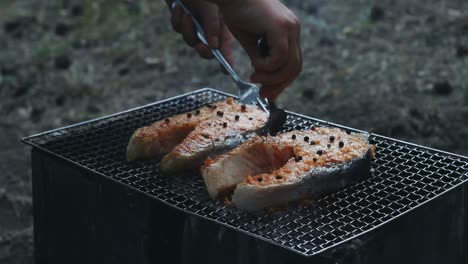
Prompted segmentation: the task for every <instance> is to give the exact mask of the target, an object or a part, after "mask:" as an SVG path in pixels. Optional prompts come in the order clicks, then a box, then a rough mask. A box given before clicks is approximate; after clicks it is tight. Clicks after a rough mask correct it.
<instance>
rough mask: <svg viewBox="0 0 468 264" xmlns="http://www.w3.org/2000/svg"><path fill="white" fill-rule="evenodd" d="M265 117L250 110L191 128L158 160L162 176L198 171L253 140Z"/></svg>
mask: <svg viewBox="0 0 468 264" xmlns="http://www.w3.org/2000/svg"><path fill="white" fill-rule="evenodd" d="M267 118H268V116H267V114H266V113H265V112H263V111H261V110H260V109H257V108H256V107H254V106H244V108H243V111H234V112H228V113H224V114H223V115H222V116H217V117H214V118H212V119H209V120H206V121H204V122H202V123H200V124H199V125H197V126H196V127H195V129H194V130H193V131H192V132H190V133H189V134H188V136H187V137H186V138H185V139H184V140H183V141H182V142H181V143H180V144H179V145H177V146H176V147H175V148H174V149H173V150H172V151H170V152H169V153H168V154H167V155H166V156H164V158H163V159H162V160H161V163H160V168H161V171H162V172H163V173H166V174H168V173H177V172H180V171H184V170H192V169H199V168H200V167H201V166H202V165H203V161H204V160H205V159H206V158H207V157H209V156H211V157H213V156H216V155H219V154H221V153H223V152H225V151H228V150H230V149H232V148H235V147H236V146H238V145H239V144H241V143H242V142H243V141H245V140H246V139H247V138H249V137H251V136H253V135H254V134H255V132H256V131H257V130H259V129H260V128H262V127H263V126H264V125H265V123H266V121H267Z"/></svg>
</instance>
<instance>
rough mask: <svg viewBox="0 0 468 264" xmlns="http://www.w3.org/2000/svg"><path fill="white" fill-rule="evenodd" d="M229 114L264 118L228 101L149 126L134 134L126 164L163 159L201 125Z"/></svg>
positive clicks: (229, 99)
mask: <svg viewBox="0 0 468 264" xmlns="http://www.w3.org/2000/svg"><path fill="white" fill-rule="evenodd" d="M227 113H228V114H234V113H238V114H239V115H242V116H245V117H247V116H249V117H255V116H257V115H259V114H263V112H262V111H261V110H259V109H257V108H256V107H254V106H245V105H241V104H239V103H237V102H235V101H234V99H232V98H228V99H226V100H225V101H221V102H218V103H215V104H212V105H207V106H204V107H201V108H199V109H197V110H195V111H192V112H189V113H183V114H179V115H175V116H172V117H170V118H166V119H164V120H160V121H157V122H155V123H153V124H151V125H150V126H147V127H142V128H139V129H137V130H136V131H135V132H134V133H133V135H132V136H131V138H130V141H129V143H128V146H127V160H128V161H134V160H137V159H144V158H154V157H161V156H162V155H165V154H167V153H169V152H170V151H171V150H172V149H173V148H174V147H175V146H177V145H178V144H179V143H181V142H182V141H184V139H185V138H186V137H187V136H188V135H189V134H190V132H192V131H193V130H194V129H195V128H196V127H197V126H198V125H199V124H200V123H202V122H204V121H206V120H211V119H219V118H220V117H223V116H224V114H227ZM213 132H215V131H211V132H210V135H211V136H212V137H213V138H214V137H215V134H213Z"/></svg>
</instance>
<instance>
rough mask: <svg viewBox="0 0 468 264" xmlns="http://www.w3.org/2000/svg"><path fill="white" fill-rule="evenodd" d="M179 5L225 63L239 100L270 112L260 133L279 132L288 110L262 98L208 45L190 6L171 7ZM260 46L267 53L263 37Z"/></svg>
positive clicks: (218, 53) (178, 2) (201, 37)
mask: <svg viewBox="0 0 468 264" xmlns="http://www.w3.org/2000/svg"><path fill="white" fill-rule="evenodd" d="M177 5H178V6H180V7H181V8H182V9H183V10H184V11H185V12H186V13H187V14H188V15H189V16H190V17H191V18H192V21H193V24H194V25H195V31H196V33H197V37H198V39H200V41H201V42H202V43H203V44H205V45H206V46H207V47H208V48H209V49H210V50H211V52H212V53H213V55H214V57H215V58H216V59H217V60H218V61H219V62H220V63H221V65H223V67H224V68H225V69H226V71H227V72H228V73H229V75H230V76H231V77H232V79H233V80H234V82H235V83H236V85H237V87H238V88H239V101H240V102H241V103H243V104H256V103H257V104H258V105H259V106H260V107H261V108H262V109H263V111H265V112H266V113H268V114H269V115H268V121H267V123H266V124H265V126H264V127H263V128H262V129H261V130H260V134H261V135H267V134H268V133H270V134H273V135H274V134H277V133H278V132H279V131H280V130H281V129H282V128H283V125H284V123H286V116H287V115H286V112H285V111H284V110H283V109H280V108H278V107H276V104H275V103H274V102H273V101H269V100H267V99H266V98H260V94H259V89H258V87H257V86H256V85H255V84H253V83H249V82H245V81H243V80H242V79H241V78H240V77H239V75H238V74H237V73H236V72H235V71H234V69H233V68H232V67H231V65H229V63H228V62H227V61H226V59H224V56H223V55H222V54H221V52H220V51H219V50H218V49H214V48H211V47H210V46H209V45H208V41H207V40H206V37H205V32H204V30H203V27H202V26H201V24H200V23H199V22H198V20H197V19H196V18H195V16H194V15H193V14H192V13H191V12H190V10H188V8H187V7H186V6H185V5H184V4H183V3H182V1H180V0H174V2H173V3H172V6H171V7H172V8H175V7H176V6H177ZM258 46H259V49H260V50H261V52H263V53H265V51H266V52H267V51H268V47H267V44H266V42H265V41H262V39H260V40H259V43H258ZM266 105H268V109H267V108H266Z"/></svg>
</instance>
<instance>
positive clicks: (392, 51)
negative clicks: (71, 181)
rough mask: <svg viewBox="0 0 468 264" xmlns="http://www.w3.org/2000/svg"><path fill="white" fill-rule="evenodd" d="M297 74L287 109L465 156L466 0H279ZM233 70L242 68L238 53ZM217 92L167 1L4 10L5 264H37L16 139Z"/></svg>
mask: <svg viewBox="0 0 468 264" xmlns="http://www.w3.org/2000/svg"><path fill="white" fill-rule="evenodd" d="M283 2H284V3H285V4H286V5H287V6H288V7H290V8H291V9H292V10H293V11H294V12H295V13H296V14H297V16H298V17H299V18H300V20H301V23H302V47H303V53H304V67H303V72H302V74H301V76H300V77H299V79H298V80H297V81H296V82H295V83H294V84H293V85H292V86H291V87H290V88H289V89H287V90H286V91H285V92H284V93H283V94H282V95H281V97H280V98H279V105H280V106H281V107H283V108H285V109H287V110H290V111H294V112H298V113H302V114H306V115H309V116H312V117H316V118H320V119H323V120H326V121H331V122H335V123H339V124H342V125H347V126H350V127H354V128H358V129H362V130H366V131H370V132H373V133H378V134H381V135H385V136H389V137H394V138H398V139H401V140H405V141H409V142H413V143H417V144H421V145H425V146H428V147H432V148H437V149H441V150H445V151H449V152H454V153H457V154H461V155H468V140H467V138H468V126H467V125H466V124H467V123H468V1H466V0H447V1H443V0H439V1H435V0H427V1H406V0H398V1H395V0H383V1H368V0H350V1H339V0H328V1H325V0H288V1H286V0H285V1H283ZM235 60H236V63H235V68H236V69H237V71H239V72H240V73H241V75H242V77H244V78H246V79H247V77H248V76H249V73H250V71H251V69H250V62H249V60H248V59H247V58H246V56H245V54H244V53H243V51H242V50H241V48H240V47H239V46H237V47H236V54H235ZM202 87H213V88H216V89H220V90H223V91H227V92H231V93H236V89H235V85H234V84H233V82H232V81H231V80H230V79H229V77H227V76H225V75H223V74H222V73H221V71H220V69H219V66H218V63H216V62H215V61H207V60H203V59H201V58H199V57H198V56H197V54H196V53H195V51H193V50H191V49H190V48H189V47H187V46H186V45H185V44H184V42H183V40H182V38H181V37H180V36H179V35H178V34H176V33H174V32H173V31H172V30H171V26H170V23H169V13H168V11H167V7H166V5H165V3H164V1H162V0H133V1H115V0H94V1H92V0H81V1H78V0H76V1H74V0H62V1H59V0H56V1H51V0H21V1H14V0H0V132H1V134H0V135H1V138H2V140H0V263H33V237H32V234H33V230H32V199H31V176H30V174H31V171H30V157H29V148H28V147H26V146H24V145H22V144H21V143H20V139H21V137H24V136H27V135H31V134H33V133H37V132H41V131H45V130H48V129H52V128H57V127H61V126H64V125H69V124H73V123H76V122H80V121H85V120H89V119H92V118H96V117H100V116H104V115H108V114H112V113H115V112H118V111H122V110H126V109H129V108H133V107H137V106H141V105H144V104H147V103H151V102H154V101H158V100H161V99H165V98H168V97H172V96H175V95H178V94H181V93H185V92H189V91H193V90H196V89H199V88H202Z"/></svg>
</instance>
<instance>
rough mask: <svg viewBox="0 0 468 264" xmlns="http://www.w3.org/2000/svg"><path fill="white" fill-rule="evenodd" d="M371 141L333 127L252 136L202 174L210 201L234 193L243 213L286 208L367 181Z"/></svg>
mask: <svg viewBox="0 0 468 264" xmlns="http://www.w3.org/2000/svg"><path fill="white" fill-rule="evenodd" d="M368 137H369V135H368V134H363V133H353V134H348V133H347V132H345V131H343V130H341V129H338V128H330V127H319V128H316V129H315V128H314V129H312V130H307V131H304V130H301V131H291V132H286V133H283V134H279V135H277V136H276V137H272V136H267V137H254V138H253V139H252V140H249V141H247V142H245V143H243V144H241V145H240V146H239V147H237V148H235V149H233V150H232V151H230V152H228V153H226V154H225V155H222V156H220V157H217V158H216V159H215V160H207V161H206V162H205V165H204V166H203V167H202V176H203V179H204V181H205V185H206V187H207V189H208V193H209V194H210V196H211V197H212V198H214V199H220V198H221V199H222V198H223V195H226V194H227V193H233V197H232V203H233V204H234V205H235V206H236V207H238V208H239V209H244V210H248V211H255V210H261V209H265V208H267V207H276V206H282V205H284V204H287V203H288V202H291V201H295V200H298V199H304V198H308V197H317V196H320V195H323V194H325V193H329V192H333V191H337V190H339V189H341V188H343V187H345V186H347V185H349V184H352V183H354V182H357V181H360V180H363V179H365V178H366V177H368V176H369V175H370V171H371V159H372V158H373V157H374V155H375V154H374V147H373V146H372V145H370V144H369V142H368Z"/></svg>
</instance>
